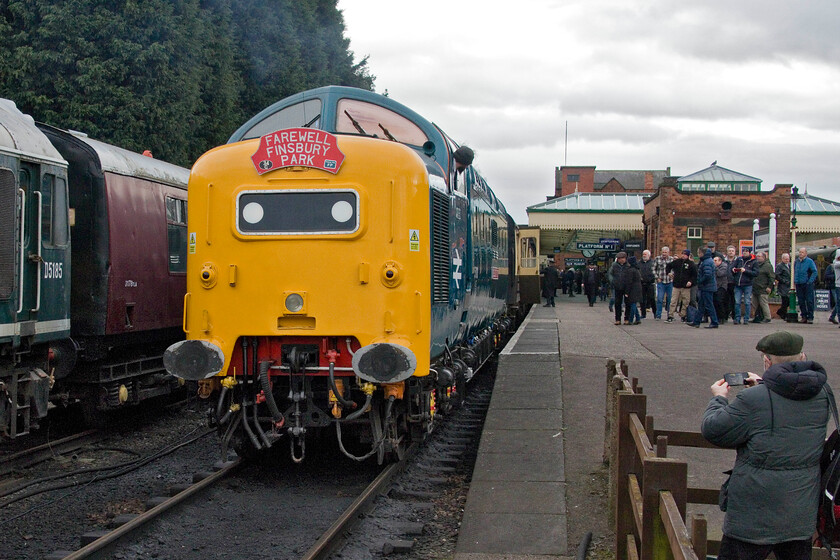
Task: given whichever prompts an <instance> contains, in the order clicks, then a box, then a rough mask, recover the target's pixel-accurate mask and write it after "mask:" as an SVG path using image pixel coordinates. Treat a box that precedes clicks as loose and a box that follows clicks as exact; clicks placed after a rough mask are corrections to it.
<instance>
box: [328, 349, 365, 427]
mask: <svg viewBox="0 0 840 560" xmlns="http://www.w3.org/2000/svg"><path fill="white" fill-rule="evenodd" d="M330 389H332V392H333V395H335V399H336V400H337V401H338V404H340V405H341V408H350V409H353V408H356V407H357V406H358V405H357V404H356V403H355V401H348V400H347V399H345V398H344V395H342V394H341V392H339V390H338V388H337V387H336V386H335V362H330ZM368 404H370V397H369V396H368V402H367V403H366V405H365V406H363V407H362V410H364V409H365V408H367V405H368ZM354 414H355V413H354ZM351 416H352V415H351Z"/></svg>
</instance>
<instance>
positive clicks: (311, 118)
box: [242, 99, 321, 140]
mask: <svg viewBox="0 0 840 560" xmlns="http://www.w3.org/2000/svg"><path fill="white" fill-rule="evenodd" d="M320 124H321V100H320V99H309V100H307V101H303V102H301V103H295V104H294V105H290V106H289V107H285V108H283V109H280V110H279V111H277V112H276V113H273V114H271V115H269V116H267V117H266V118H265V119H263V120H261V121H260V122H258V123H257V124H255V125H254V126H253V127H251V129H250V130H248V132H246V133H245V134H244V135H243V136H242V139H243V140H249V139H251V138H259V137H260V136H263V135H265V134H268V133H269V132H275V131H277V130H283V129H284V128H308V127H311V128H320Z"/></svg>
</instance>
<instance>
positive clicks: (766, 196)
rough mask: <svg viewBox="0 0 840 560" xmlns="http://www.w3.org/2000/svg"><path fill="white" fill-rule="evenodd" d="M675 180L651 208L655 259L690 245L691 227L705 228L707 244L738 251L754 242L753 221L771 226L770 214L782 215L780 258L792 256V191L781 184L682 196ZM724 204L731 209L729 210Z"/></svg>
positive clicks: (648, 217)
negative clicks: (741, 242)
mask: <svg viewBox="0 0 840 560" xmlns="http://www.w3.org/2000/svg"><path fill="white" fill-rule="evenodd" d="M675 182H676V181H675V178H672V177H669V178H668V179H666V181H665V182H664V183H663V185H662V186H661V187H660V188H659V190H658V192H657V194H656V195H654V196H653V197H652V198H651V199H649V200H648V201H647V202H646V203H645V213H644V222H645V244H646V247H647V248H648V249H650V250H651V251H652V252H653V253H654V254H658V253H659V249H660V248H661V247H662V246H663V245H667V246H668V247H670V248H671V253H672V254H674V253H677V252H679V251H682V250H683V249H685V248H686V247H687V246H688V238H687V234H688V228H689V227H701V228H703V230H702V231H703V235H702V243H703V244H706V243H707V242H709V241H714V242H715V243H716V244H717V246H718V248H722V249H725V248H726V246H727V245H735V246H736V247H737V246H738V240H740V239H752V232H753V220H754V219H755V218H758V219H759V226H760V227H761V228H766V227H768V224H769V222H770V213H771V212H773V213H775V214H776V254H777V256H778V255H781V254H782V253H784V252H789V251H790V189H791V185H776V186H775V187H774V188H773V190H772V191H760V192H680V191H678V190H677V188H676V185H675ZM724 203H729V204H730V205H731V208H730V209H729V210H726V209H724V207H723V205H724Z"/></svg>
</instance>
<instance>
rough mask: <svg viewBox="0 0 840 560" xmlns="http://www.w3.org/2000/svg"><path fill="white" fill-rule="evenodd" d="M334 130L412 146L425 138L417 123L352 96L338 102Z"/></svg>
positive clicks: (417, 144) (420, 144)
mask: <svg viewBox="0 0 840 560" xmlns="http://www.w3.org/2000/svg"><path fill="white" fill-rule="evenodd" d="M335 131H336V132H342V133H346V134H362V135H364V136H373V137H375V138H384V139H386V140H393V141H394V142H400V143H402V144H411V145H412V146H422V145H423V144H424V143H426V142H427V141H428V140H429V138H428V137H427V136H426V135H425V134H424V133H423V131H422V130H421V129H420V127H419V126H417V125H416V124H414V123H413V122H411V121H410V120H408V119H407V118H405V117H403V116H402V115H398V114H397V113H395V112H393V111H391V110H390V109H386V108H385V107H380V106H379V105H374V104H373V103H366V102H364V101H358V100H356V99H342V100H341V101H339V102H338V107H337V110H336V123H335Z"/></svg>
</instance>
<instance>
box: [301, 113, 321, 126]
mask: <svg viewBox="0 0 840 560" xmlns="http://www.w3.org/2000/svg"><path fill="white" fill-rule="evenodd" d="M320 118H321V113H318V114H317V115H315V116H314V117H313V118H312V120H311V121H309V122H308V123H306V124H305V125H303V128H309V127H310V126H312V125H313V124H315V121H317V120H318V119H320Z"/></svg>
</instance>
